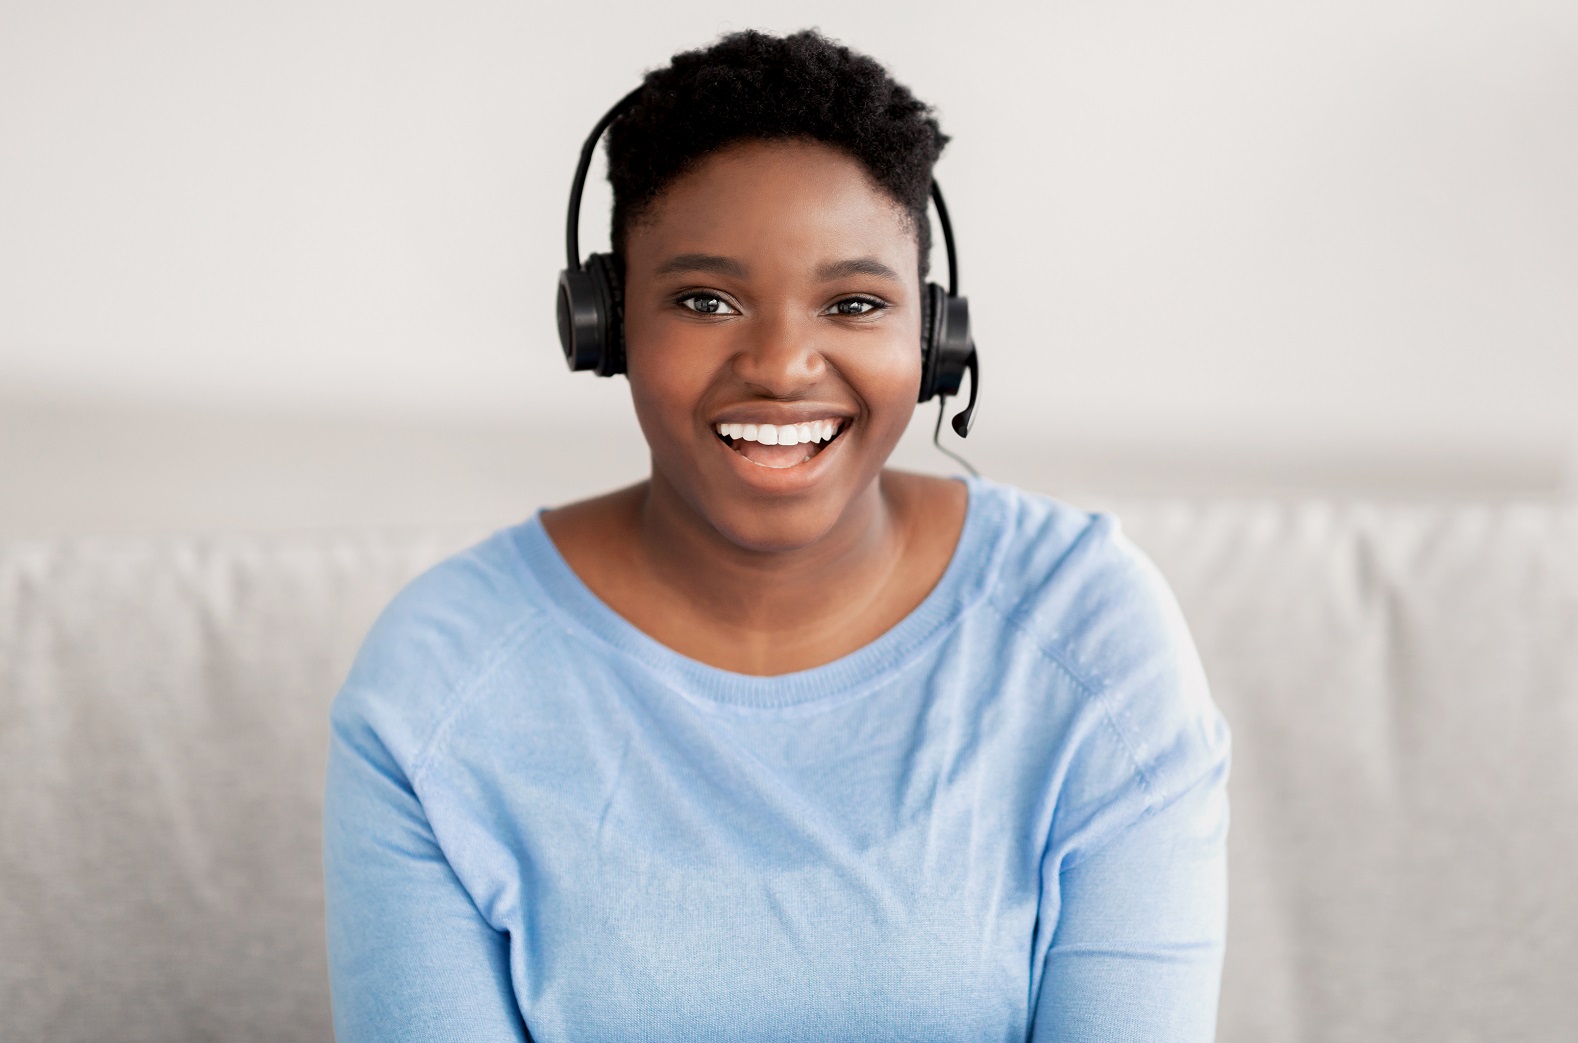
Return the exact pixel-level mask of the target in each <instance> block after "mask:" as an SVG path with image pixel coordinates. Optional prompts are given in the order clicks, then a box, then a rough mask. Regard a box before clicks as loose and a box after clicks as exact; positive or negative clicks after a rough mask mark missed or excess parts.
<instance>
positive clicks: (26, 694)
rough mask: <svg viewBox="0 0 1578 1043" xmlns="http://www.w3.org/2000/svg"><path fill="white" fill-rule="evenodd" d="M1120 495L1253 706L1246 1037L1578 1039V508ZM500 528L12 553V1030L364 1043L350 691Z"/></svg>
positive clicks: (8, 889) (1216, 667) (3, 859)
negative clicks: (439, 568)
mask: <svg viewBox="0 0 1578 1043" xmlns="http://www.w3.org/2000/svg"><path fill="white" fill-rule="evenodd" d="M1120 515H1121V517H1122V518H1123V520H1124V524H1125V527H1126V528H1127V530H1128V531H1129V532H1130V533H1131V535H1133V536H1134V538H1135V539H1136V541H1137V542H1139V543H1140V545H1141V546H1143V547H1144V548H1145V549H1146V550H1148V551H1149V552H1150V553H1151V555H1152V556H1153V557H1154V558H1155V559H1156V561H1157V562H1158V564H1159V565H1160V566H1161V567H1162V569H1163V571H1164V572H1165V573H1166V574H1167V576H1168V578H1169V580H1170V581H1171V582H1172V584H1173V587H1174V589H1175V590H1176V592H1177V593H1178V596H1179V599H1180V601H1181V602H1182V604H1183V606H1184V610H1185V613H1186V614H1187V616H1188V618H1189V620H1190V624H1191V627H1192V628H1193V630H1194V633H1195V637H1196V640H1197V642H1198V643H1199V645H1200V649H1201V654H1202V656H1203V658H1204V660H1205V663H1206V668H1207V671H1208V673H1209V675H1210V677H1211V679H1212V683H1213V686H1214V689H1215V692H1216V695H1217V700H1218V702H1219V703H1220V705H1221V706H1222V708H1223V711H1224V712H1225V713H1226V714H1227V716H1228V719H1229V721H1230V722H1231V724H1232V726H1233V731H1234V769H1233V779H1232V784H1231V786H1232V801H1233V826H1232V833H1231V841H1230V844H1231V852H1230V860H1231V868H1230V873H1231V882H1230V890H1231V907H1230V914H1229V915H1230V925H1229V938H1230V940H1229V947H1228V957H1227V966H1226V971H1225V975H1224V987H1223V997H1222V1008H1221V1021H1220V1025H1221V1028H1220V1033H1219V1038H1220V1039H1222V1040H1225V1041H1230V1043H1250V1041H1254V1043H1261V1041H1264V1040H1311V1041H1326V1040H1331V1041H1336V1040H1356V1039H1364V1040H1382V1039H1388V1040H1419V1041H1426V1040H1428V1041H1431V1043H1437V1041H1441V1040H1455V1039H1463V1040H1467V1039H1498V1040H1499V1039H1528V1040H1559V1039H1578V988H1575V987H1574V984H1573V983H1574V982H1578V884H1574V883H1573V882H1572V881H1573V879H1574V878H1578V512H1575V511H1563V510H1560V509H1554V508H1541V507H1455V508H1447V507H1435V508H1408V509H1404V508H1387V509H1382V508H1367V507H1346V508H1338V507H1331V506H1324V505H1320V504H1307V505H1302V506H1274V505H1265V504H1261V505H1256V504H1207V505H1192V506H1191V505H1186V504H1177V505H1167V504H1154V503H1152V504H1128V505H1120ZM475 535H478V534H472V533H464V534H461V533H452V534H447V535H445V534H427V535H420V536H408V537H391V536H381V537H380V536H356V537H332V538H330V537H299V538H267V539H260V538H244V537H225V538H217V539H212V540H190V541H150V540H139V541H112V540H77V541H70V542H62V543H54V544H48V543H35V544H14V545H10V546H4V547H0V1036H3V1037H4V1038H6V1039H13V1038H15V1039H40V1040H44V1039H47V1040H51V1041H62V1043H70V1041H76V1040H83V1041H87V1040H95V1041H97V1040H103V1039H115V1040H160V1041H166V1040H199V1039H203V1040H206V1039H215V1040H220V1039H222V1040H226V1041H236V1043H245V1041H251V1040H280V1039H291V1040H307V1039H314V1038H316V1039H328V1038H329V1035H330V1029H329V1017H328V995H327V987H326V981H325V962H324V954H323V936H322V908H321V903H322V887H321V881H320V878H319V837H318V828H319V821H318V814H319V802H320V787H321V783H322V771H323V759H324V752H325V749H326V709H327V705H328V701H329V699H330V698H331V697H332V695H333V692H334V690H335V688H336V687H337V685H338V682H339V680H340V678H341V676H342V675H343V673H344V671H345V669H346V668H347V666H348V664H349V662H350V658H351V656H352V654H353V653H354V651H355V649H356V646H357V644H358V643H359V641H360V639H361V636H362V634H363V633H364V632H365V630H366V628H367V626H368V625H369V624H370V622H371V620H372V618H373V616H374V615H375V614H376V612H377V610H378V608H379V607H380V606H381V605H382V604H383V603H384V602H385V601H387V600H388V598H389V597H390V596H391V595H392V594H393V593H394V591H395V590H396V589H398V587H399V586H400V585H401V584H402V583H403V582H404V581H405V580H406V579H407V578H409V577H410V576H412V575H414V574H415V573H416V572H417V571H418V570H419V569H420V568H422V567H423V566H424V565H426V564H428V563H430V562H432V561H435V560H437V559H438V558H440V557H442V556H443V555H444V554H445V553H447V552H449V551H450V550H453V549H456V548H458V547H460V546H462V545H464V544H465V543H466V542H468V541H469V540H470V539H471V538H473V537H474V536H475Z"/></svg>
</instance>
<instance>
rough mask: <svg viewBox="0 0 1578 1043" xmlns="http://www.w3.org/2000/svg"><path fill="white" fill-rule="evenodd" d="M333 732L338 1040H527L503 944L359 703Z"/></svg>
mask: <svg viewBox="0 0 1578 1043" xmlns="http://www.w3.org/2000/svg"><path fill="white" fill-rule="evenodd" d="M332 724H333V727H332V732H331V740H330V750H329V765H328V775H327V781H326V787H325V795H324V821H323V858H324V883H325V900H326V903H327V919H328V947H329V979H330V990H331V993H332V997H333V1005H334V1031H335V1038H336V1039H337V1040H338V1041H339V1043H362V1041H368V1043H371V1041H375V1040H376V1041H392V1040H411V1041H428V1040H432V1041H438V1040H446V1041H448V1040H457V1039H464V1040H467V1041H471V1043H494V1041H498V1043H503V1041H506V1040H510V1041H514V1040H524V1039H525V1038H526V1030H525V1026H524V1025H523V1023H522V1020H521V1015H520V1010H519V1008H518V1006H517V1005H516V1002H515V997H514V993H513V991H512V989H511V986H510V970H509V946H508V937H507V935H506V934H504V933H503V932H500V931H497V930H495V929H494V928H493V927H492V926H491V925H490V924H489V923H488V922H487V921H486V920H485V919H484V917H483V916H482V914H481V913H480V912H479V911H478V909H477V906H476V903H475V902H473V901H472V899H471V896H470V895H469V894H468V893H467V891H466V890H465V888H464V887H463V886H462V885H461V882H460V880H459V879H458V878H457V877H456V875H455V872H454V870H453V869H452V868H451V867H450V864H449V862H448V860H447V859H446V858H445V856H444V852H443V850H442V849H441V848H440V846H439V843H438V840H437V839H436V837H435V836H434V833H433V829H432V827H431V825H430V824H429V822H428V818H427V815H426V814H425V813H424V811H423V807H422V802H421V801H420V800H419V799H418V796H417V794H416V792H415V790H414V788H413V786H412V784H411V782H410V781H409V780H408V778H407V777H406V774H405V772H404V771H403V770H402V768H401V766H400V764H399V763H398V760H397V758H396V757H394V756H393V755H392V754H391V753H390V751H389V749H388V748H387V746H386V744H385V743H384V742H383V741H382V740H381V739H380V737H379V735H378V734H377V732H376V730H375V729H374V728H373V727H372V725H371V724H370V723H369V722H368V721H367V720H366V719H365V717H364V716H362V715H361V714H360V713H359V711H358V707H357V704H356V703H355V702H354V701H349V700H345V699H342V700H339V701H338V702H337V703H336V706H335V713H334V716H333V722H332Z"/></svg>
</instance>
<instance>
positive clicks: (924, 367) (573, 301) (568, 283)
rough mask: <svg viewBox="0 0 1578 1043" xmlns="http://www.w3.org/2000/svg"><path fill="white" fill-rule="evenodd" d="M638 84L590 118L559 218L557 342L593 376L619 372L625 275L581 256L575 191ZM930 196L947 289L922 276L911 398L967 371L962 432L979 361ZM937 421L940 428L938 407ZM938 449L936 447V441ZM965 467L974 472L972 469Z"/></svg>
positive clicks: (952, 383)
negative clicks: (915, 389) (593, 121)
mask: <svg viewBox="0 0 1578 1043" xmlns="http://www.w3.org/2000/svg"><path fill="white" fill-rule="evenodd" d="M642 89H643V88H641V87H637V88H636V89H635V90H633V91H631V92H630V93H629V94H627V95H625V96H624V97H623V98H621V99H620V100H619V101H618V103H617V104H615V105H614V107H613V108H611V109H609V110H608V111H607V112H606V113H604V115H603V118H602V119H600V120H598V121H597V125H596V126H595V127H593V128H592V133H591V134H590V135H589V136H588V137H587V139H586V144H585V145H583V146H581V161H580V162H579V163H578V164H576V167H575V181H574V182H572V183H571V185H570V214H569V218H568V220H567V221H566V223H565V257H566V267H565V269H564V270H563V271H562V272H560V273H559V304H558V312H559V343H560V344H561V345H562V346H563V347H564V360H565V362H567V363H569V366H570V369H571V370H583V369H589V370H593V371H594V372H596V373H597V375H598V376H600V377H611V376H613V375H614V374H616V373H623V372H624V371H625V319H624V303H625V302H624V274H623V268H622V265H621V264H620V260H619V258H618V257H617V256H616V255H614V254H589V255H587V258H586V260H585V261H582V260H581V244H580V238H581V236H580V224H581V191H582V189H584V188H585V187H586V173H587V170H588V169H589V168H590V167H591V165H592V153H594V152H595V151H597V143H598V142H599V141H600V140H602V137H603V132H604V131H605V130H607V129H608V125H609V124H611V123H613V122H614V120H616V119H618V118H619V117H620V116H622V115H623V114H624V113H625V112H627V111H628V110H629V109H630V107H631V106H632V105H634V104H635V103H636V100H637V99H638V98H639V97H640V96H641V91H642ZM931 200H932V204H933V205H934V206H935V207H936V208H937V223H938V224H939V225H941V226H942V239H943V244H944V245H945V246H946V248H947V252H948V289H947V290H944V289H943V288H942V287H941V286H938V285H937V284H936V283H934V282H929V283H927V284H926V289H925V293H924V295H923V296H922V299H921V384H920V398H919V400H918V401H921V402H929V401H930V400H931V399H932V398H934V397H938V396H940V397H941V398H943V399H947V398H948V397H949V396H951V395H956V394H958V393H959V387H960V385H961V384H962V383H963V381H964V375H965V374H966V373H969V374H970V399H969V402H968V403H967V404H966V405H965V407H964V409H963V411H961V412H960V413H959V414H958V415H957V416H955V417H954V418H953V429H954V430H955V431H956V432H958V434H959V437H960V438H963V437H965V436H967V435H968V434H969V433H970V428H971V426H972V425H973V424H974V423H975V397H976V390H977V386H978V385H979V383H980V368H979V363H978V362H977V361H976V357H975V341H974V340H973V339H971V337H970V303H969V301H967V300H966V299H965V298H963V297H961V296H959V259H958V256H957V255H956V254H955V252H954V246H953V226H952V225H951V224H949V222H948V206H947V204H946V203H944V202H943V200H942V190H941V189H939V188H938V187H937V182H936V181H935V180H933V181H932V183H931ZM937 423H938V429H939V430H940V429H941V425H942V416H941V414H940V413H939V415H938V417H937ZM935 437H936V436H935V433H934V434H933V438H935ZM938 448H942V445H941V443H940V442H939V443H938ZM943 451H944V452H947V450H946V449H944V450H943ZM949 455H950V456H952V455H953V454H952V453H949ZM961 462H962V461H961ZM965 466H966V467H969V465H968V464H965ZM970 470H971V471H972V472H973V471H974V468H970Z"/></svg>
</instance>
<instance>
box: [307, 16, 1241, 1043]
mask: <svg viewBox="0 0 1578 1043" xmlns="http://www.w3.org/2000/svg"><path fill="white" fill-rule="evenodd" d="M945 140H946V139H945V138H944V137H943V135H942V134H941V132H940V131H939V129H938V127H937V123H936V121H935V119H934V118H933V117H932V115H931V113H930V111H929V110H928V109H927V108H926V107H925V106H924V105H922V104H921V103H919V102H918V101H916V100H915V99H914V98H913V97H912V96H911V95H910V93H909V91H908V90H906V89H905V88H904V87H902V86H900V85H898V84H896V83H894V82H893V81H892V79H891V78H890V77H889V76H888V75H887V73H886V72H885V71H884V70H883V69H882V68H881V66H879V65H878V64H877V63H875V62H874V61H872V60H871V59H869V58H866V57H863V56H860V55H857V54H854V53H852V52H850V51H849V50H847V49H846V48H843V47H841V46H838V45H836V44H834V43H832V42H830V41H828V40H826V39H825V38H823V37H821V36H818V35H816V34H814V33H800V34H796V35H794V36H791V37H788V38H783V39H780V38H776V37H771V36H766V35H762V34H758V33H741V34H736V35H734V36H730V37H726V38H724V39H723V40H721V41H720V42H718V43H717V44H715V45H714V46H712V47H710V48H708V49H705V50H702V51H696V52H689V53H686V54H682V55H679V56H677V57H676V58H675V59H674V61H673V63H672V64H671V65H670V66H669V67H667V68H664V69H660V70H658V71H656V72H654V73H652V74H650V75H649V76H648V77H647V80H646V83H645V85H644V86H643V88H642V90H641V92H640V93H639V94H638V95H636V96H633V99H632V102H631V104H630V105H628V106H627V107H624V108H622V109H619V110H616V113H615V115H614V117H613V118H612V123H611V126H610V127H609V154H610V179H611V180H612V181H613V183H614V198H615V206H614V245H615V254H614V256H613V257H612V258H611V259H608V260H606V261H604V260H598V262H597V263H598V264H607V265H608V268H607V270H606V271H603V272H602V273H601V275H600V277H601V278H605V279H606V280H607V282H606V285H607V286H609V287H614V286H618V287H621V288H622V296H621V295H613V294H611V295H610V299H611V300H616V301H617V302H618V306H619V310H618V312H617V314H616V316H615V317H616V318H617V321H618V325H619V330H618V333H619V334H620V335H621V336H620V339H619V343H620V344H621V345H622V357H621V358H618V359H616V360H614V362H611V363H610V364H609V365H607V366H602V365H599V366H598V368H599V371H600V372H604V373H612V372H618V371H620V370H623V371H624V372H626V373H627V376H628V380H629V386H630V391H631V397H632V400H633V402H634V405H635V410H636V414H637V417H638V418H639V420H640V424H641V429H642V432H643V434H644V435H645V438H646V441H647V444H648V446H649V448H650V451H651V461H652V465H651V473H650V475H649V476H648V478H647V479H646V480H645V481H643V482H641V483H640V484H637V485H634V486H631V487H629V488H627V489H623V490H619V491H616V492H613V493H610V494H608V495H606V496H603V497H600V498H597V499H593V500H588V501H584V502H581V503H576V504H571V505H568V506H565V507H561V508H557V509H554V510H547V511H544V512H542V513H541V514H539V515H538V516H537V517H535V518H533V519H531V520H529V521H528V522H526V523H524V524H522V525H520V526H517V527H515V528H512V529H508V530H505V531H504V532H501V533H499V534H498V535H496V536H495V537H493V538H492V539H490V540H488V541H487V542H485V543H483V544H482V545H480V546H478V547H476V548H474V549H472V550H471V551H468V552H467V553H465V554H462V555H460V556H457V557H456V558H454V559H451V560H450V561H448V562H446V563H445V564H443V565H441V566H439V567H438V568H437V569H435V570H434V571H432V572H431V573H429V574H428V575H426V576H424V577H423V578H421V579H419V580H418V581H417V582H416V583H414V584H413V585H412V586H411V587H410V588H408V589H407V590H406V591H405V592H404V593H402V594H401V596H400V597H399V598H398V599H397V600H396V602H395V603H394V604H393V605H391V606H390V608H389V609H388V610H387V611H386V612H385V613H384V615H383V617H382V618H381V619H380V621H379V623H378V625H377V626H376V627H375V629H374V631H373V633H372V634H371V635H370V636H369V638H368V639H367V642H366V644H365V646H364V648H363V650H362V653H361V655H360V656H359V658H358V660H357V664H356V666H355V668H354V669H353V671H352V674H351V676H350V678H349V679H348V680H347V681H346V684H345V687H344V689H343V690H342V691H341V693H340V696H339V697H338V699H337V700H336V702H335V706H334V711H333V722H334V742H333V747H332V751H331V757H330V765H329V775H328V785H327V795H326V807H325V823H324V844H325V871H326V878H327V893H328V902H329V947H330V956H331V966H332V975H333V989H334V1002H335V1020H336V1028H337V1032H338V1035H339V1038H340V1039H341V1040H342V1041H350V1040H362V1039H367V1040H372V1039H380V1040H382V1039H394V1038H405V1039H423V1040H426V1039H433V1040H437V1039H467V1040H493V1039H499V1040H503V1039H523V1038H526V1037H527V1036H528V1035H529V1037H530V1038H531V1039H534V1040H537V1041H538V1043H548V1041H557V1040H570V1039H582V1040H584V1039H686V1040H714V1039H718V1040H721V1039H729V1040H813V1039H815V1040H826V1039H851V1040H866V1039H913V1040H920V1039H925V1040H975V1041H978V1040H985V1039H998V1040H1025V1039H1034V1040H1038V1041H1050V1040H1076V1039H1077V1040H1086V1039H1090V1040H1095V1039H1100V1040H1126V1039H1132V1040H1159V1039H1165V1040H1169V1041H1183V1043H1189V1041H1196V1040H1200V1041H1203V1040H1207V1039H1210V1038H1211V1035H1212V1027H1213V1021H1214V1016H1215V1007H1216V994H1217V984H1218V978H1219V974H1220V967H1221V959H1222V944H1223V929H1224V923H1223V920H1224V909H1225V906H1224V900H1225V867H1224V840H1225V832H1226V826H1227V805H1226V796H1225V782H1226V776H1227V766H1228V735H1227V730H1226V726H1225V724H1224V723H1223V722H1222V719H1221V717H1220V715H1219V714H1218V713H1217V712H1216V710H1215V708H1214V706H1213V705H1212V703H1211V700H1210V697H1209V695H1208V694H1207V691H1206V687H1205V683H1204V679H1203V677H1202V676H1201V673H1200V668H1199V664H1198V661H1197V660H1196V658H1195V656H1194V652H1193V648H1192V646H1191V644H1190V640H1189V637H1188V634H1187V631H1186V630H1185V628H1184V626H1183V623H1182V621H1181V619H1180V618H1179V615H1178V612H1177V608H1176V605H1175V604H1174V603H1173V601H1172V598H1171V595H1170V594H1169V592H1168V591H1167V590H1166V588H1165V586H1164V585H1163V584H1162V582H1161V581H1160V579H1159V578H1158V577H1157V575H1156V573H1155V571H1154V569H1152V568H1151V567H1150V565H1149V564H1148V563H1147V562H1146V561H1145V560H1144V559H1143V558H1142V557H1141V556H1140V555H1139V553H1138V552H1137V551H1136V550H1135V549H1134V548H1133V547H1132V546H1130V545H1129V544H1128V543H1127V542H1126V541H1125V540H1124V539H1123V537H1122V536H1121V535H1120V534H1119V533H1118V531H1117V528H1116V525H1115V524H1114V522H1113V521H1112V520H1111V519H1110V518H1106V517H1102V516H1093V515H1089V514H1086V513H1084V512H1081V511H1078V510H1075V509H1073V508H1071V507H1068V506H1066V505H1063V504H1060V503H1057V502H1055V501H1051V500H1047V499H1044V498H1039V497H1033V496H1029V495H1026V494H1023V493H1021V492H1019V491H1017V490H1014V489H1011V488H1008V487H1005V486H1000V485H996V484H993V483H990V482H986V481H982V480H979V479H976V480H971V481H969V482H963V481H957V480H948V479H939V478H931V477H925V476H920V475H913V474H903V473H899V472H894V471H891V470H887V469H886V463H887V460H888V457H889V455H890V454H891V452H892V451H893V448H894V446H895V444H896V443H897V442H898V440H899V438H900V436H901V435H902V433H903V431H904V429H905V427H906V425H907V424H908V423H909V421H910V418H911V416H912V414H913V413H914V410H915V406H916V402H917V398H918V397H924V391H923V390H922V389H923V387H924V386H925V385H924V381H925V380H926V379H927V376H926V373H925V370H926V369H927V366H928V363H927V362H926V360H925V352H924V350H923V349H922V345H924V344H927V343H928V337H929V336H934V335H935V326H934V324H935V323H938V322H940V321H941V319H940V317H939V316H940V311H939V306H938V304H937V303H936V302H937V300H938V298H937V296H936V295H935V293H934V290H935V288H933V287H928V286H927V285H926V284H925V282H924V280H925V273H926V261H927V256H928V247H929V242H928V239H927V235H928V233H927V224H926V214H925V206H926V200H927V194H928V189H929V188H930V185H931V168H932V164H933V163H934V162H935V160H936V158H937V155H938V154H939V152H940V151H941V148H942V146H943V143H944V142H945ZM936 292H937V293H940V291H936ZM561 309H562V310H561V326H562V328H564V329H568V328H569V325H568V323H569V321H570V319H571V318H573V314H572V313H573V309H565V308H563V306H561ZM928 331H930V332H928ZM567 336H568V334H567ZM566 346H567V349H568V348H569V347H570V346H571V345H570V342H569V340H568V339H567V341H566ZM571 354H572V356H573V354H574V353H573V352H571ZM610 358H612V356H610ZM615 362H616V363H617V364H614V363H615Z"/></svg>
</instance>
